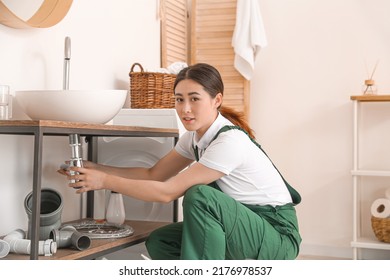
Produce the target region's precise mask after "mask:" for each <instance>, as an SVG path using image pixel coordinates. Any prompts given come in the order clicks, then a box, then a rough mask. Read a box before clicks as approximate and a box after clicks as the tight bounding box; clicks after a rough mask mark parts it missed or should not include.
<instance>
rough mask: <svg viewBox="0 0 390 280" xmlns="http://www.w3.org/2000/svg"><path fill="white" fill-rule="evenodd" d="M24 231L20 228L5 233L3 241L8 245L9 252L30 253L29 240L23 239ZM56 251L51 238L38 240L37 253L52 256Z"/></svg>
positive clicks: (55, 245)
mask: <svg viewBox="0 0 390 280" xmlns="http://www.w3.org/2000/svg"><path fill="white" fill-rule="evenodd" d="M25 238H26V233H25V232H24V231H23V230H21V229H16V230H14V231H12V232H10V233H9V234H7V235H6V236H5V237H4V238H3V241H5V242H7V243H8V245H9V248H10V250H9V252H11V253H16V254H25V255H30V252H31V240H29V239H25ZM56 252H57V244H56V243H55V242H54V241H53V240H52V239H47V240H42V241H39V244H38V255H41V256H52V255H53V254H55V253H56Z"/></svg>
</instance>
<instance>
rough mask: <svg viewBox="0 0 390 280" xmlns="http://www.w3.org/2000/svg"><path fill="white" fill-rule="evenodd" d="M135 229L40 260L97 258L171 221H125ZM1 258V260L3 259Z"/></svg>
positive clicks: (14, 256) (138, 240)
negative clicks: (84, 248)
mask: <svg viewBox="0 0 390 280" xmlns="http://www.w3.org/2000/svg"><path fill="white" fill-rule="evenodd" d="M125 223H126V224H127V225H129V226H131V227H132V228H133V229H134V234H133V235H131V236H128V237H122V238H112V239H92V242H91V246H90V247H89V248H88V249H86V250H83V251H79V250H77V249H73V248H61V249H57V252H56V253H55V254H54V255H53V256H51V257H45V256H39V258H38V259H39V260H83V259H84V260H86V259H95V258H98V257H101V256H104V255H106V254H109V253H112V252H115V251H118V250H121V249H124V248H126V247H130V246H132V245H135V244H138V243H141V242H143V241H145V240H146V238H147V237H148V236H149V234H150V233H151V232H152V231H154V230H155V229H158V228H160V227H163V226H165V225H168V224H170V223H171V222H154V221H135V220H128V221H126V222H125ZM29 259H30V256H29V255H20V254H14V253H10V254H8V256H6V257H5V258H3V259H1V260H29ZM1 260H0V261H1Z"/></svg>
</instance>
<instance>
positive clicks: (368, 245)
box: [351, 237, 390, 250]
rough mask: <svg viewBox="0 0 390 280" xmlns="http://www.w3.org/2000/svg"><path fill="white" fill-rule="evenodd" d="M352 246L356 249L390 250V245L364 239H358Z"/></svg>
mask: <svg viewBox="0 0 390 280" xmlns="http://www.w3.org/2000/svg"><path fill="white" fill-rule="evenodd" d="M351 246H352V247H355V248H365V249H380V250H390V243H385V242H380V241H378V240H374V239H371V238H363V237H361V238H358V240H357V241H352V242H351Z"/></svg>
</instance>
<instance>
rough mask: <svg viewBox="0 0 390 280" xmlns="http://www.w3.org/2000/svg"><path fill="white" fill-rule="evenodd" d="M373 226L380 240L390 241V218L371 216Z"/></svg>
mask: <svg viewBox="0 0 390 280" xmlns="http://www.w3.org/2000/svg"><path fill="white" fill-rule="evenodd" d="M371 226H372V229H373V230H374V233H375V236H376V238H378V240H379V241H382V242H386V243H390V218H377V217H374V216H371Z"/></svg>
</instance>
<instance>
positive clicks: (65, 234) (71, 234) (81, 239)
mask: <svg viewBox="0 0 390 280" xmlns="http://www.w3.org/2000/svg"><path fill="white" fill-rule="evenodd" d="M50 238H51V239H53V240H54V241H55V242H56V243H57V246H58V248H65V247H71V246H73V247H75V248H76V249H78V250H80V251H82V250H85V249H88V248H89V247H90V246H91V238H89V236H87V235H85V234H82V233H80V232H78V231H77V230H76V228H75V227H73V226H69V225H68V226H64V227H62V228H60V229H59V230H58V229H53V230H52V231H51V232H50Z"/></svg>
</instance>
